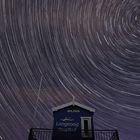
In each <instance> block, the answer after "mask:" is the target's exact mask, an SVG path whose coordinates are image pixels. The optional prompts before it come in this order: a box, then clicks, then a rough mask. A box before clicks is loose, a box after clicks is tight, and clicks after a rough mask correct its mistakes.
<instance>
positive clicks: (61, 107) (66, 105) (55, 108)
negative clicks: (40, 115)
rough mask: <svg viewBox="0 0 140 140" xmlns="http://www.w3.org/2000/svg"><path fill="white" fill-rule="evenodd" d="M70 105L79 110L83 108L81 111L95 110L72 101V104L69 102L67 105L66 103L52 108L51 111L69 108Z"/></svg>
mask: <svg viewBox="0 0 140 140" xmlns="http://www.w3.org/2000/svg"><path fill="white" fill-rule="evenodd" d="M71 105H73V106H78V107H81V108H83V109H85V110H88V111H90V112H95V109H94V108H91V107H88V106H86V105H83V104H80V103H78V102H75V101H74V102H73V101H72V102H69V103H66V104H63V105H60V106H57V107H53V108H52V111H58V110H60V109H63V108H65V107H68V106H71Z"/></svg>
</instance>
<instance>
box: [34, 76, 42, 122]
mask: <svg viewBox="0 0 140 140" xmlns="http://www.w3.org/2000/svg"><path fill="white" fill-rule="evenodd" d="M42 80H43V75H42V76H41V78H40V83H39V89H38V94H37V99H36V107H35V111H34V115H33V121H34V119H35V117H36V112H37V104H38V101H39V95H40V90H41V85H42Z"/></svg>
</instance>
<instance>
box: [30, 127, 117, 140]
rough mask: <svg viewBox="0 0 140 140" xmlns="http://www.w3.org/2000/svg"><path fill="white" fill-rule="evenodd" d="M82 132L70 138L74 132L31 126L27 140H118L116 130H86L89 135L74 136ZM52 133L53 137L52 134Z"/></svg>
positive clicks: (82, 131)
mask: <svg viewBox="0 0 140 140" xmlns="http://www.w3.org/2000/svg"><path fill="white" fill-rule="evenodd" d="M82 133H85V131H84V130H81V131H80V132H76V133H75V134H76V135H75V137H73V138H71V136H72V135H73V134H74V132H69V131H58V130H51V129H41V128H31V129H30V133H29V137H28V140H55V139H57V140H70V139H71V140H119V135H118V131H117V130H94V131H86V133H87V134H88V133H89V134H90V135H89V137H84V138H82V137H76V136H78V134H80V135H81V136H82ZM54 134H55V137H54V136H53V135H54ZM58 137H59V138H58Z"/></svg>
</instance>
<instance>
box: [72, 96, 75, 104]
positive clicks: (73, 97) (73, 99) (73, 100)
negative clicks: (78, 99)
mask: <svg viewBox="0 0 140 140" xmlns="http://www.w3.org/2000/svg"><path fill="white" fill-rule="evenodd" d="M72 102H73V105H74V104H75V96H74V95H73V94H72Z"/></svg>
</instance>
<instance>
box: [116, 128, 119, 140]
mask: <svg viewBox="0 0 140 140" xmlns="http://www.w3.org/2000/svg"><path fill="white" fill-rule="evenodd" d="M116 137H117V140H119V133H118V131H117V130H116Z"/></svg>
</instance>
